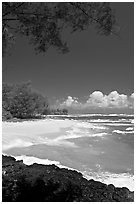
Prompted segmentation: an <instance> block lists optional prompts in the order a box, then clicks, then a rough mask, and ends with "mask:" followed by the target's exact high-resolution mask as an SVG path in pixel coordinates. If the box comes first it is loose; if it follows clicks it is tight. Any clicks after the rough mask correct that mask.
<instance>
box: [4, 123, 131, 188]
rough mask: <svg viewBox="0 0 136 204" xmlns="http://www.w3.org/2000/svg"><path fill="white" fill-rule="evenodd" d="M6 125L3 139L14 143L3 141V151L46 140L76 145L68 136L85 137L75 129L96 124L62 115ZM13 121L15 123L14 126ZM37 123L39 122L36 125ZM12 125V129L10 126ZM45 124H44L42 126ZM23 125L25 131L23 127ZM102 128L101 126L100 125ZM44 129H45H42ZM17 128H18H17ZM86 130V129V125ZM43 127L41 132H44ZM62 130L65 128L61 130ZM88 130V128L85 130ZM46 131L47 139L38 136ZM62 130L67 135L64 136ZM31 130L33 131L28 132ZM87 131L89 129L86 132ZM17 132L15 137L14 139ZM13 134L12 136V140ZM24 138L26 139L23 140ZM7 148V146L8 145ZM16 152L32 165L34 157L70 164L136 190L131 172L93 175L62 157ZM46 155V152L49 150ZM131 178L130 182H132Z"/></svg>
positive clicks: (84, 174) (51, 162)
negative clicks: (64, 117) (55, 117)
mask: <svg viewBox="0 0 136 204" xmlns="http://www.w3.org/2000/svg"><path fill="white" fill-rule="evenodd" d="M4 124H5V125H7V126H6V130H7V132H6V133H4V135H3V142H4V137H5V138H6V141H5V142H11V144H12V145H10V144H9V145H8V144H6V146H5V145H3V150H4V151H3V152H4V153H5V152H6V151H7V150H8V149H12V148H15V149H16V148H22V147H24V148H29V147H30V146H32V145H38V144H40V143H41V144H43V142H44V143H45V145H47V146H48V147H50V146H52V145H54V147H55V148H56V147H59V146H60V147H61V146H62V145H63V146H64V147H65V148H72V149H73V148H76V146H75V145H74V143H73V142H72V141H71V140H69V139H68V138H70V137H71V139H72V138H75V139H76V138H82V135H80V134H81V133H80V132H77V133H78V136H77V135H76V134H75V130H76V131H79V129H78V128H80V127H81V126H82V127H84V128H93V125H92V124H88V123H86V122H79V121H76V120H69V119H65V120H61V119H57V120H56V119H45V120H36V121H29V122H28V121H24V122H22V123H20V122H17V123H11V122H10V123H8V122H4ZM12 124H13V127H12ZM35 124H37V126H36V125H35ZM18 125H19V129H18ZM8 126H9V130H10V131H9V130H8V128H7V127H8ZM41 126H42V128H41ZM72 126H74V131H72V132H71V133H70V134H71V135H70V134H69V135H68V136H64V135H63V134H64V131H66V130H67V128H68V129H69V128H71V127H72ZM27 127H29V128H30V129H29V131H28V130H27V131H26V132H25V134H24V132H23V131H24V129H25V130H26V128H27ZM37 127H39V129H37ZM20 128H22V129H21V131H20ZM99 128H100V127H99ZM40 129H41V130H42V131H41V130H40ZM13 130H15V131H16V134H15V132H14V131H13ZM85 130H86V129H85ZM40 131H41V132H40ZM61 131H62V132H61ZM83 131H84V130H83ZM9 132H11V133H12V134H11V135H9ZM43 133H44V134H45V135H46V136H47V137H48V138H47V139H46V141H45V138H44V140H41V141H40V140H39V138H38V137H37V134H38V135H40V134H43ZM60 133H61V134H62V135H63V137H62V136H61V137H60ZM28 134H30V135H29V136H28ZM86 134H87V133H86ZM97 135H98V134H97ZM99 135H100V136H99V137H101V138H102V137H103V135H102V134H100V133H99ZM13 136H14V139H15V141H14V142H13ZM11 138H12V140H11ZM22 139H23V140H22ZM5 147H6V148H7V149H6V148H5ZM10 155H11V156H14V157H15V158H16V159H17V160H18V159H21V160H23V162H24V163H25V164H28V165H31V164H32V161H33V163H39V164H45V165H50V164H55V165H57V166H58V167H60V168H67V169H74V170H76V171H79V172H81V173H82V174H83V176H84V177H85V178H87V179H88V180H89V179H91V178H94V179H95V180H98V181H104V183H107V184H110V183H112V184H114V185H115V186H116V187H123V186H124V185H125V184H126V187H128V188H129V189H130V190H133V186H132V185H131V182H132V183H133V177H131V176H130V175H128V174H123V173H122V174H116V173H113V174H111V173H110V172H99V174H97V175H95V174H94V175H93V174H92V175H90V176H89V174H88V173H86V172H83V171H80V170H78V169H77V168H71V167H69V166H68V165H65V164H64V165H63V164H62V162H61V161H59V159H51V158H48V156H47V158H40V157H36V156H32V155H29V154H26V155H24V154H21V155H16V156H15V155H12V154H10ZM45 155H46V154H45ZM129 182H130V183H129ZM121 183H122V184H121Z"/></svg>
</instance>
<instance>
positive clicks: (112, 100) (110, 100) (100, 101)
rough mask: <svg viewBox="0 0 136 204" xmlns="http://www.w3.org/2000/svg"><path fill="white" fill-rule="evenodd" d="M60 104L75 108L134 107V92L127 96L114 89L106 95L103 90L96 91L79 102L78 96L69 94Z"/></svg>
mask: <svg viewBox="0 0 136 204" xmlns="http://www.w3.org/2000/svg"><path fill="white" fill-rule="evenodd" d="M60 106H61V107H67V108H68V107H71V108H75V109H86V108H93V109H96V108H110V109H112V108H117V109H118V108H133V106H134V94H133V93H132V94H131V96H127V95H125V94H119V93H118V92H117V91H112V92H110V93H109V94H108V95H104V94H103V93H102V92H101V91H94V92H93V93H91V94H90V95H89V97H88V99H87V100H86V101H85V102H84V103H81V102H79V101H78V98H76V97H72V96H68V98H67V99H66V100H65V101H64V102H63V103H61V104H60Z"/></svg>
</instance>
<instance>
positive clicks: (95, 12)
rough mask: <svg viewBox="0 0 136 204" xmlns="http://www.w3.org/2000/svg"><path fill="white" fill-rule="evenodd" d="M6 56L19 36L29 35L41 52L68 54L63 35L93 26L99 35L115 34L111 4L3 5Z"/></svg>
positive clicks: (36, 48)
mask: <svg viewBox="0 0 136 204" xmlns="http://www.w3.org/2000/svg"><path fill="white" fill-rule="evenodd" d="M2 9H3V10H2V39H3V54H4V53H5V52H6V50H7V48H8V47H9V46H10V45H11V44H12V42H13V40H14V37H15V36H17V34H22V35H25V36H28V38H29V42H30V43H32V44H33V45H34V48H35V50H36V51H38V52H46V51H47V50H48V48H49V47H51V46H52V47H55V48H57V49H58V50H59V51H61V52H62V53H65V52H68V50H69V49H68V46H67V43H66V42H65V41H64V40H63V39H62V35H61V34H62V32H63V30H64V29H65V28H67V27H69V28H70V30H71V32H75V31H82V30H85V29H87V28H88V27H89V26H90V25H94V26H95V27H96V29H97V31H98V32H99V33H100V34H104V35H110V34H116V33H115V31H114V25H115V24H116V20H115V16H114V15H113V11H112V9H111V7H110V3H109V2H104V3H103V2H98V3H97V2H84V3H83V2H53V3H51V2H50V3H49V2H3V3H2Z"/></svg>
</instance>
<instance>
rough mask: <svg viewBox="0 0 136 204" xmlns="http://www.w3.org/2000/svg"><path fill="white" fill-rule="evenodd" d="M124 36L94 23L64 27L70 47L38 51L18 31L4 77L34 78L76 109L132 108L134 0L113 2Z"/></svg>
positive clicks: (55, 101) (51, 96)
mask: <svg viewBox="0 0 136 204" xmlns="http://www.w3.org/2000/svg"><path fill="white" fill-rule="evenodd" d="M111 6H112V8H113V9H114V10H115V16H116V19H117V22H118V25H119V26H117V29H118V30H119V35H120V37H119V38H118V37H117V36H115V35H111V36H108V37H107V36H101V35H98V34H97V33H96V30H95V29H94V28H93V27H90V28H89V29H88V30H86V31H83V32H76V33H73V34H71V33H69V32H68V30H65V31H64V32H63V39H64V40H65V41H66V42H67V43H68V46H69V49H70V52H69V53H67V54H64V55H63V54H60V53H59V52H58V51H56V50H55V49H53V48H50V49H49V50H48V51H47V52H46V53H45V54H39V55H36V53H35V51H34V49H33V47H32V45H30V44H29V43H28V39H27V38H26V37H20V36H18V37H17V38H16V43H15V45H14V46H13V47H12V50H11V53H10V55H6V56H5V57H4V58H3V68H4V73H3V81H4V82H7V83H20V82H27V81H31V82H32V86H33V87H34V89H36V90H39V92H41V93H42V94H43V95H45V96H47V97H48V100H49V103H50V105H51V106H60V107H65V108H68V110H69V111H70V112H72V113H74V112H76V113H78V112H79V113H80V112H81V113H94V112H95V113H99V112H102V113H108V112H112V113H114V112H115V113H116V112H117V113H133V99H134V95H133V92H134V9H133V3H132V2H131V3H126V2H125V3H124V2H121V3H119V2H116V3H115V2H114V3H111Z"/></svg>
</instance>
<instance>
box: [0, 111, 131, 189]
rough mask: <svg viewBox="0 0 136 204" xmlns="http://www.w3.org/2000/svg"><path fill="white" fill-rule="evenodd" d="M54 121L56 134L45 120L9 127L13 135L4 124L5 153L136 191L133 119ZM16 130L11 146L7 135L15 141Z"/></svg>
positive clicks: (90, 117)
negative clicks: (73, 171) (135, 184)
mask: <svg viewBox="0 0 136 204" xmlns="http://www.w3.org/2000/svg"><path fill="white" fill-rule="evenodd" d="M53 121H55V122H54V125H56V126H57V127H59V128H58V130H57V132H56V133H53V132H51V130H50V128H49V126H48V127H46V123H45V121H44V120H42V121H35V122H29V125H28V123H26V122H23V123H22V124H20V123H16V124H15V123H14V125H13V123H10V125H8V128H9V131H10V132H9V131H8V128H7V126H6V125H7V123H4V124H5V126H4V124H3V135H4V134H5V135H7V136H6V137H4V138H6V140H5V139H4V140H3V141H4V142H3V153H5V154H8V155H12V156H15V157H16V159H23V161H24V163H26V164H31V163H34V162H36V163H42V164H53V163H54V164H56V165H58V166H59V167H61V168H62V167H65V168H71V169H76V170H78V171H80V172H82V173H83V175H84V177H86V178H87V179H91V178H93V179H95V180H98V181H101V182H104V183H107V184H110V183H112V184H114V185H115V186H117V187H123V186H125V187H128V188H129V189H130V190H134V124H133V121H134V117H133V115H126V114H110V115H102V114H88V115H74V116H73V115H71V116H70V115H68V116H58V117H56V119H55V120H54V119H53V120H52V119H51V122H52V123H53ZM62 123H63V125H62V126H61V125H60V124H62ZM23 124H24V125H23ZM64 124H67V125H64ZM25 125H26V126H25ZM59 125H60V126H59ZM9 126H10V127H9ZM34 128H35V131H34ZM44 128H45V130H46V131H44ZM14 129H16V134H18V137H16V140H15V141H14V142H13V141H12V142H10V143H9V142H8V141H7V140H11V137H10V138H8V134H9V135H12V138H14V135H15V132H14ZM47 129H49V130H48V131H47ZM36 130H37V132H36ZM6 131H7V132H6ZM22 138H24V139H22ZM15 143H16V145H15Z"/></svg>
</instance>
